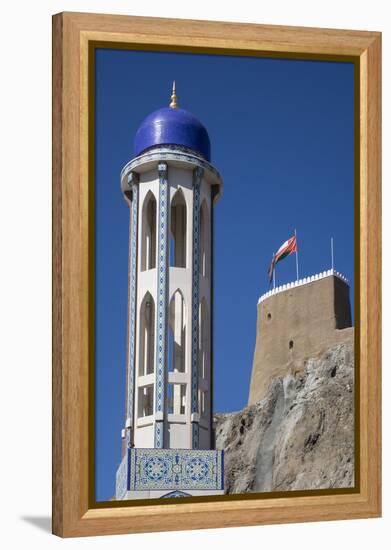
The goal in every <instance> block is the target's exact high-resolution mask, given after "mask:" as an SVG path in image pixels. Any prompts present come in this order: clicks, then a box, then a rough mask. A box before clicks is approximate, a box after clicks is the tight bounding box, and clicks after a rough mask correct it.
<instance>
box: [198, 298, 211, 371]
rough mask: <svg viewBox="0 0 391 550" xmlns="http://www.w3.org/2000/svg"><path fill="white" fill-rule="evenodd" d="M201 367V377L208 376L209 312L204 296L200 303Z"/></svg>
mask: <svg viewBox="0 0 391 550" xmlns="http://www.w3.org/2000/svg"><path fill="white" fill-rule="evenodd" d="M198 322H199V329H198V330H199V338H198V345H199V352H198V353H199V367H198V375H199V377H200V378H207V377H208V375H209V349H210V348H209V346H210V342H209V337H210V330H209V312H208V306H207V303H206V300H205V298H203V299H202V300H201V302H200V305H199V315H198Z"/></svg>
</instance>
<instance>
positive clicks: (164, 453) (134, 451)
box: [116, 82, 223, 499]
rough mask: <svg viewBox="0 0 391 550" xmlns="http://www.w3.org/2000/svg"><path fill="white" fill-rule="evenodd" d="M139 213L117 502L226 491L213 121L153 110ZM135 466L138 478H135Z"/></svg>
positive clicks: (140, 150)
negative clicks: (215, 423)
mask: <svg viewBox="0 0 391 550" xmlns="http://www.w3.org/2000/svg"><path fill="white" fill-rule="evenodd" d="M121 189H122V192H123V194H124V197H125V200H126V202H127V203H128V205H129V209H130V233H129V241H130V246H129V289H128V294H129V314H128V359H127V371H126V396H127V399H126V419H125V426H124V429H123V430H122V437H123V442H124V444H123V460H122V463H121V466H120V467H119V469H118V472H117V487H116V498H117V499H124V498H126V499H130V498H159V497H165V496H184V495H190V494H191V495H195V494H221V493H222V492H223V480H222V470H223V469H222V460H223V456H222V452H221V451H216V450H213V447H214V437H213V430H212V415H213V411H212V390H213V388H212V383H213V375H212V305H213V301H212V274H213V273H212V272H213V265H212V264H213V261H212V258H213V250H212V247H213V238H212V234H213V205H214V203H215V202H216V201H217V200H218V198H219V196H220V195H221V189H222V180H221V177H220V175H219V173H218V172H217V170H216V169H215V168H214V167H213V166H212V165H211V164H210V142H209V136H208V133H207V131H206V129H205V127H204V126H203V125H202V124H201V123H200V122H199V121H198V120H197V119H196V118H195V117H194V116H193V115H192V114H190V113H189V112H187V111H185V110H184V109H180V108H179V107H178V98H177V95H176V87H175V82H174V84H173V89H172V95H171V102H170V105H169V107H165V108H162V109H159V110H157V111H155V112H153V113H151V114H150V115H149V116H148V117H147V118H146V119H145V120H144V121H143V122H142V124H141V126H140V127H139V129H138V131H137V133H136V137H135V157H134V158H133V159H132V160H131V161H130V162H128V164H126V166H125V167H124V169H123V170H122V173H121ZM129 471H130V474H129Z"/></svg>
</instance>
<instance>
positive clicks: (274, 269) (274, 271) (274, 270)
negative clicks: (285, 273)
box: [273, 266, 276, 289]
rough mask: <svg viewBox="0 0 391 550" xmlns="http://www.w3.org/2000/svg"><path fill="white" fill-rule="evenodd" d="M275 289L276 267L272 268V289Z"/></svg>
mask: <svg viewBox="0 0 391 550" xmlns="http://www.w3.org/2000/svg"><path fill="white" fill-rule="evenodd" d="M275 288H276V266H274V267H273V289H275Z"/></svg>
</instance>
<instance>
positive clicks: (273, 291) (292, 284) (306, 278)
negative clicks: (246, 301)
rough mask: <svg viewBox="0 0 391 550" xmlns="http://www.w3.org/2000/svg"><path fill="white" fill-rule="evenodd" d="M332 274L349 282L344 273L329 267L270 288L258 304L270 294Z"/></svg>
mask: <svg viewBox="0 0 391 550" xmlns="http://www.w3.org/2000/svg"><path fill="white" fill-rule="evenodd" d="M330 275H335V276H336V277H338V278H339V279H341V281H343V282H344V283H346V284H349V281H348V279H347V278H346V277H345V276H344V275H342V273H339V272H338V271H335V269H329V270H328V271H323V272H322V273H318V274H317V275H311V276H310V277H304V279H299V280H298V281H292V282H291V283H287V284H286V285H281V286H276V288H273V289H272V290H269V292H266V293H265V294H262V296H261V297H260V298H259V300H258V304H259V303H260V302H263V301H264V300H266V298H269V297H270V296H274V295H275V294H279V293H280V292H284V291H285V290H289V289H290V288H296V287H297V286H302V285H306V284H308V283H313V282H314V281H318V280H319V279H324V278H325V277H330Z"/></svg>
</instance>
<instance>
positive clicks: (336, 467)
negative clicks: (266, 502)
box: [215, 335, 354, 494]
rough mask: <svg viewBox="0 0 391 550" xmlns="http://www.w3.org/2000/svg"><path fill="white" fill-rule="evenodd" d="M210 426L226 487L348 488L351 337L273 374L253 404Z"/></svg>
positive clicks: (351, 435)
mask: <svg viewBox="0 0 391 550" xmlns="http://www.w3.org/2000/svg"><path fill="white" fill-rule="evenodd" d="M215 430H216V448H218V449H224V451H225V488H226V492H227V493H231V494H232V493H244V492H249V491H254V492H265V491H288V490H303V489H326V488H336V487H338V488H342V487H351V486H353V485H354V347H353V335H352V339H351V341H350V342H345V343H342V344H339V345H336V346H334V347H332V348H330V349H329V350H328V351H327V352H326V353H324V354H323V355H322V356H321V357H319V358H314V359H308V360H307V361H306V362H305V364H304V365H303V369H302V370H301V371H299V372H297V373H295V374H287V375H285V376H283V377H280V378H275V379H274V380H273V381H272V382H271V384H270V386H269V389H268V391H267V393H266V395H265V397H264V398H263V399H262V400H261V401H259V402H258V403H256V404H254V405H251V406H248V407H246V408H244V409H243V410H242V411H240V412H236V413H226V414H216V415H215Z"/></svg>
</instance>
